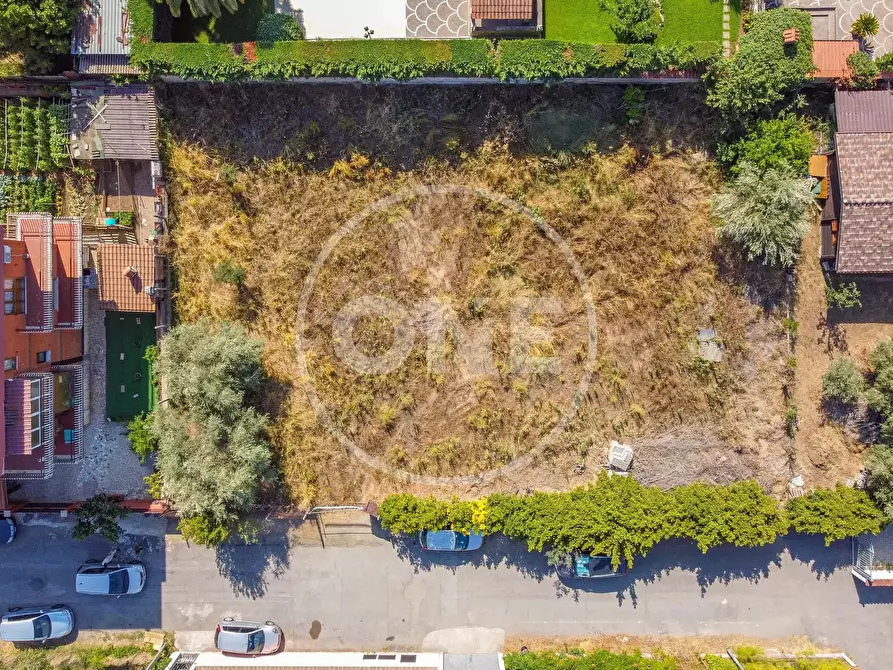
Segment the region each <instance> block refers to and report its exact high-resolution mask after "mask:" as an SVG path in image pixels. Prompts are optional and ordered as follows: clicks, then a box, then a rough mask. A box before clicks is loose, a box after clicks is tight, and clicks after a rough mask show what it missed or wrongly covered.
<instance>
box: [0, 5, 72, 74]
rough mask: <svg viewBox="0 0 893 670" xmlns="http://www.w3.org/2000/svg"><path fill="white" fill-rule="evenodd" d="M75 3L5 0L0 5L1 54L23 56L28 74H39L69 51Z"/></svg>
mask: <svg viewBox="0 0 893 670" xmlns="http://www.w3.org/2000/svg"><path fill="white" fill-rule="evenodd" d="M80 6H81V3H80V2H78V0H5V1H4V2H3V3H2V4H0V53H2V52H18V53H21V54H23V55H24V57H25V59H26V64H27V68H28V70H29V71H30V72H31V73H32V74H41V73H43V72H46V71H47V70H49V69H51V67H52V65H53V61H54V59H55V58H56V57H57V56H59V55H62V54H67V53H69V51H70V48H71V32H72V28H73V27H74V20H75V17H76V16H77V12H78V9H79V8H80Z"/></svg>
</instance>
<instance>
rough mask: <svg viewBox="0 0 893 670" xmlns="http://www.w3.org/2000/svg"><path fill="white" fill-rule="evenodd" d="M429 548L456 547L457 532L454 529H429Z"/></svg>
mask: <svg viewBox="0 0 893 670" xmlns="http://www.w3.org/2000/svg"><path fill="white" fill-rule="evenodd" d="M425 544H427V545H428V549H455V548H456V532H455V531H453V530H429V531H427V533H426V535H425Z"/></svg>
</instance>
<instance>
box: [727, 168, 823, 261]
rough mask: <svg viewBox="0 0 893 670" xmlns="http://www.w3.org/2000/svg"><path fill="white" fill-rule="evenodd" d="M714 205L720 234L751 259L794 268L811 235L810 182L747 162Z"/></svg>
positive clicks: (787, 173) (811, 194) (813, 204)
mask: <svg viewBox="0 0 893 670" xmlns="http://www.w3.org/2000/svg"><path fill="white" fill-rule="evenodd" d="M711 205H712V212H713V215H714V216H715V217H716V218H717V219H719V221H720V227H719V233H720V235H722V236H723V237H726V238H728V239H729V240H731V241H732V242H733V243H735V244H736V245H738V246H739V247H741V248H742V249H743V250H744V254H745V256H746V257H747V259H748V260H759V261H761V262H762V263H763V264H764V265H777V266H781V267H790V266H792V265H793V263H794V261H795V259H796V258H797V255H798V253H799V250H800V243H801V242H802V240H803V238H804V237H805V236H806V233H808V232H809V227H810V223H811V220H812V216H811V215H812V213H813V211H814V208H815V196H814V195H813V193H812V189H811V187H810V182H809V181H807V180H805V179H803V178H801V177H798V176H792V175H791V174H790V172H789V170H788V169H785V168H784V167H782V168H781V169H777V168H769V169H760V168H759V167H758V166H756V165H754V164H751V163H748V162H743V163H740V164H739V165H738V176H737V177H736V178H735V179H734V180H733V181H731V182H727V183H726V185H725V186H724V187H723V189H722V191H721V192H720V193H718V194H717V195H716V196H715V197H714V198H713V201H712V203H711Z"/></svg>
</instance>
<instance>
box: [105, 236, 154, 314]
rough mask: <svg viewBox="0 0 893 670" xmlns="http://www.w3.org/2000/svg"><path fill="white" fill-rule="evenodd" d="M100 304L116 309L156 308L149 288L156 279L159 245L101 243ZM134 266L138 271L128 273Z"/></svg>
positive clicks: (147, 309) (137, 309) (149, 310)
mask: <svg viewBox="0 0 893 670" xmlns="http://www.w3.org/2000/svg"><path fill="white" fill-rule="evenodd" d="M98 265H99V307H100V309H104V310H106V311H112V312H154V311H155V299H154V298H153V297H152V296H150V295H148V294H147V293H146V291H145V289H146V287H147V286H152V285H153V284H154V283H155V247H151V246H147V245H142V244H100V245H99V263H98ZM129 268H133V269H134V270H136V273H128V269H129Z"/></svg>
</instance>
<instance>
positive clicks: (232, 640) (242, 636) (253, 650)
mask: <svg viewBox="0 0 893 670" xmlns="http://www.w3.org/2000/svg"><path fill="white" fill-rule="evenodd" d="M284 643H285V638H284V637H283V635H282V629H280V628H279V626H277V625H276V624H275V623H274V622H272V621H267V622H265V623H260V622H259V621H235V620H234V619H233V618H232V617H226V618H225V619H224V620H223V621H221V622H220V623H219V624H217V632H216V633H215V634H214V646H215V647H217V649H218V651H222V652H223V653H224V654H238V655H239V656H260V655H261V654H275V653H276V652H278V651H282V646H283V645H284Z"/></svg>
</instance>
